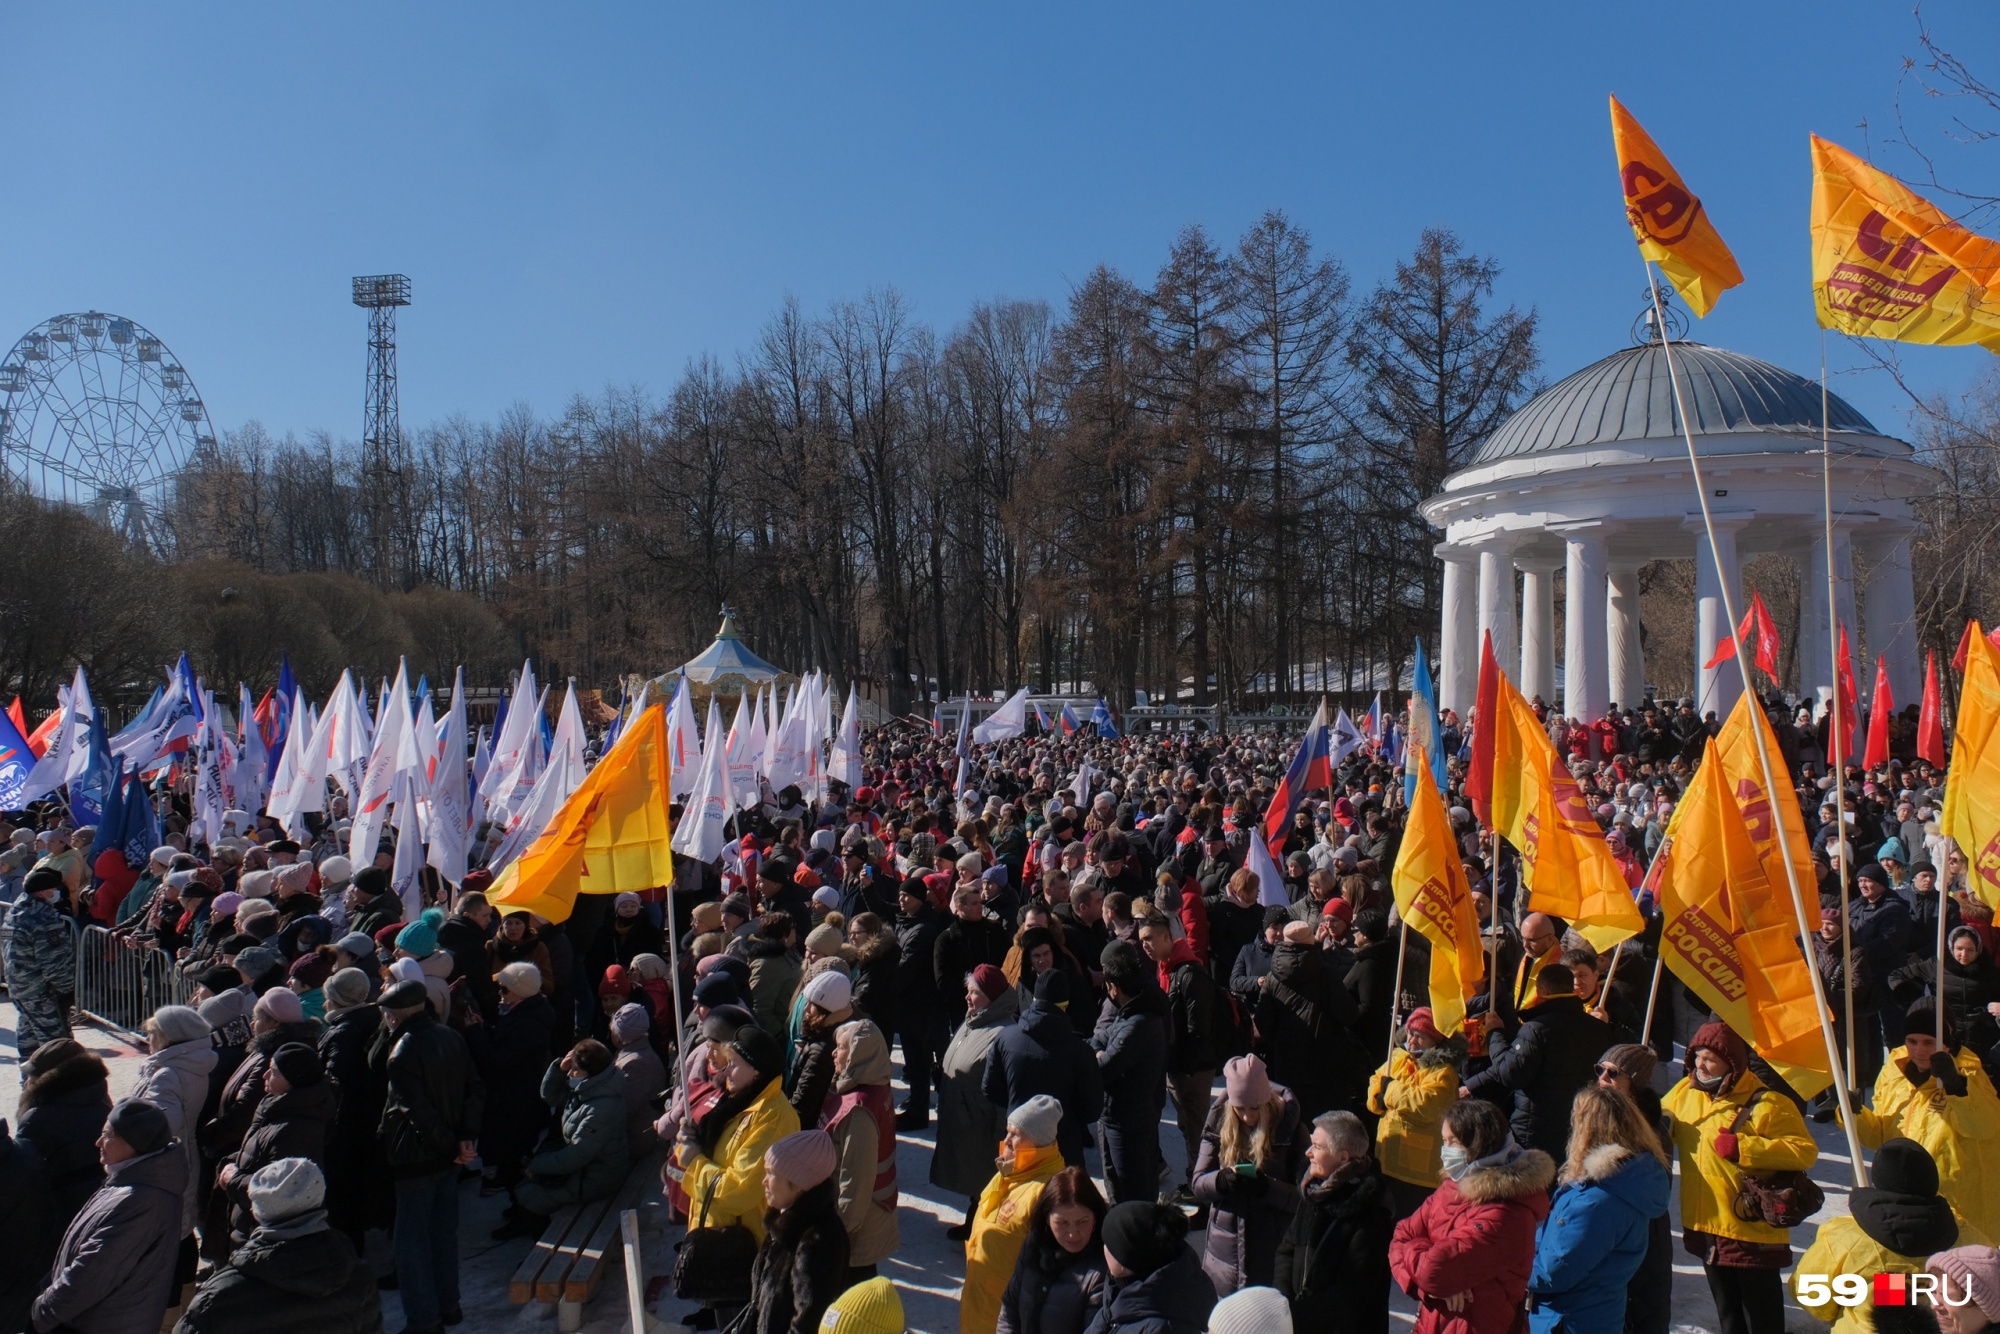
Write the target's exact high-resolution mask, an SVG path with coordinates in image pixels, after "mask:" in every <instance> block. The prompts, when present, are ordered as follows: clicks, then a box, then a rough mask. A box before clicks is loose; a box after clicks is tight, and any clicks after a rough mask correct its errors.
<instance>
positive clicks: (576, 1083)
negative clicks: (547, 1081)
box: [569, 1075, 588, 1089]
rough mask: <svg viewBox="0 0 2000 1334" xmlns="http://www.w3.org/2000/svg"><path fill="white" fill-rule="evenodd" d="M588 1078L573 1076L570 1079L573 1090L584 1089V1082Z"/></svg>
mask: <svg viewBox="0 0 2000 1334" xmlns="http://www.w3.org/2000/svg"><path fill="white" fill-rule="evenodd" d="M586 1078H588V1076H586V1075H571V1076H570V1077H569V1086H570V1087H571V1088H573V1089H580V1088H582V1087H583V1081H584V1080H585V1079H586Z"/></svg>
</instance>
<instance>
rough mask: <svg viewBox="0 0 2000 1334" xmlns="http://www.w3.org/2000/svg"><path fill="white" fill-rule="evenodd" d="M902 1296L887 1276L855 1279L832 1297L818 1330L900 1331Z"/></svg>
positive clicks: (835, 1333)
mask: <svg viewBox="0 0 2000 1334" xmlns="http://www.w3.org/2000/svg"><path fill="white" fill-rule="evenodd" d="M903 1329H904V1325H903V1299H902V1298H901V1297H898V1296H897V1295H896V1285H895V1284H893V1283H891V1282H890V1281H889V1280H888V1279H886V1278H879V1277H878V1278H871V1279H869V1280H868V1281H867V1282H865V1283H857V1284H855V1285H854V1286H853V1287H851V1288H849V1289H848V1290H847V1291H846V1292H843V1293H841V1294H840V1295H839V1296H838V1297H836V1298H834V1299H833V1304H832V1305H830V1306H828V1307H827V1308H826V1314H825V1315H823V1316H821V1317H820V1320H819V1334H903Z"/></svg>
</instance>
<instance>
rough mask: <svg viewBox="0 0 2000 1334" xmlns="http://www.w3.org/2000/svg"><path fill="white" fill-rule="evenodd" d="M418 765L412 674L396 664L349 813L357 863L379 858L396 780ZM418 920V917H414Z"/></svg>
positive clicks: (350, 843)
mask: <svg viewBox="0 0 2000 1334" xmlns="http://www.w3.org/2000/svg"><path fill="white" fill-rule="evenodd" d="M416 768H417V738H416V724H415V722H414V721H413V720H412V719H411V717H410V688H409V673H408V671H407V669H406V667H405V665H404V664H403V663H401V662H398V663H397V665H396V684H395V685H393V686H391V687H389V689H388V690H386V691H384V692H383V693H382V717H381V720H380V725H379V726H378V727H377V728H376V729H375V746H374V750H373V753H372V754H370V755H369V757H368V767H367V768H366V769H365V770H364V771H363V772H362V775H361V791H360V792H359V793H357V794H355V797H354V807H353V809H352V810H351V811H350V812H349V815H350V816H351V818H352V819H353V821H354V827H353V829H352V830H351V831H350V832H349V834H348V839H347V855H348V857H349V859H351V860H352V861H353V862H354V864H355V865H356V866H367V865H368V864H369V863H371V862H373V861H374V860H375V848H376V846H377V845H378V844H379V843H380V842H381V840H382V831H383V830H384V829H385V828H387V827H388V824H389V801H390V798H391V797H392V796H394V794H395V792H396V790H397V787H396V780H397V779H398V778H400V777H402V776H403V775H404V774H408V773H414V772H415V771H416ZM412 920H414V919H412Z"/></svg>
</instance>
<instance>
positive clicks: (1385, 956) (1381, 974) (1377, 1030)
mask: <svg viewBox="0 0 2000 1334" xmlns="http://www.w3.org/2000/svg"><path fill="white" fill-rule="evenodd" d="M1396 954H1397V945H1396V942H1395V941H1394V940H1393V939H1392V940H1377V941H1371V942H1369V943H1368V944H1366V945H1363V946H1362V947H1361V948H1360V949H1358V950H1356V951H1355V952H1354V966H1353V967H1352V968H1349V969H1348V970H1347V976H1346V978H1345V979H1344V980H1343V982H1342V985H1343V986H1345V987H1346V988H1347V994H1348V995H1350V996H1352V997H1354V1008H1355V1010H1356V1011H1357V1018H1356V1020H1355V1024H1354V1036H1355V1037H1356V1038H1357V1039H1359V1040H1360V1042H1361V1045H1362V1046H1363V1047H1364V1048H1365V1049H1367V1050H1368V1051H1383V1050H1386V1049H1387V1048H1388V1045H1389V1024H1390V1023H1391V1021H1392V1016H1393V1015H1394V1014H1395V1010H1396Z"/></svg>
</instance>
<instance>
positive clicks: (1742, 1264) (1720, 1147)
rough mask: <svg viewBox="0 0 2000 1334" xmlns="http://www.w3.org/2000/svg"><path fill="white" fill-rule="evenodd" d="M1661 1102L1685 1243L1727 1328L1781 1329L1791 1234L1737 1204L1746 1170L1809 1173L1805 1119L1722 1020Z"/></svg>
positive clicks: (1696, 1044) (1703, 1031) (1811, 1147)
mask: <svg viewBox="0 0 2000 1334" xmlns="http://www.w3.org/2000/svg"><path fill="white" fill-rule="evenodd" d="M1660 1105H1661V1107H1662V1109H1663V1110H1664V1111H1665V1112H1666V1114H1667V1116H1668V1117H1669V1118H1671V1120H1672V1122H1673V1133H1674V1147H1675V1148H1677V1149H1678V1150H1679V1151H1680V1159H1681V1240H1682V1244H1683V1245H1684V1246H1685V1247H1686V1248H1687V1250H1688V1253H1689V1254H1691V1255H1695V1256H1699V1257H1700V1259H1701V1262H1702V1270H1703V1272H1704V1273H1705V1274H1706V1275H1707V1277H1708V1290H1709V1292H1710V1294H1711V1295H1712V1296H1713V1297H1714V1298H1715V1309H1716V1312H1717V1314H1718V1315H1719V1316H1720V1317H1721V1320H1722V1325H1723V1327H1724V1328H1726V1329H1746V1330H1750V1331H1752V1332H1753V1334H1764V1331H1767V1330H1768V1331H1772V1334H1779V1331H1782V1330H1783V1329H1784V1328H1785V1285H1784V1281H1783V1280H1782V1279H1781V1278H1780V1277H1779V1274H1780V1271H1781V1270H1783V1269H1784V1268H1785V1267H1786V1266H1788V1265H1789V1264H1791V1261H1792V1244H1791V1243H1792V1234H1791V1233H1790V1231H1788V1230H1787V1229H1784V1228H1776V1227H1770V1226H1767V1225H1766V1224H1764V1223H1763V1222H1761V1221H1759V1222H1745V1221H1744V1220H1743V1219H1740V1218H1738V1217H1737V1216H1736V1211H1735V1209H1734V1208H1733V1207H1732V1206H1733V1203H1734V1201H1735V1199H1736V1193H1737V1191H1738V1190H1739V1189H1741V1187H1742V1184H1743V1174H1744V1173H1746V1172H1754V1173H1765V1172H1785V1171H1796V1172H1803V1171H1805V1170H1806V1169H1807V1168H1809V1167H1811V1166H1812V1165H1813V1163H1814V1162H1816V1161H1818V1159H1819V1146H1818V1145H1816V1144H1814V1143H1813V1138H1812V1136H1811V1135H1810V1134H1808V1133H1807V1132H1806V1123H1805V1119H1804V1118H1803V1117H1801V1116H1800V1115H1799V1109H1798V1107H1797V1106H1796V1105H1795V1104H1794V1103H1793V1102H1792V1100H1791V1099H1790V1098H1787V1097H1784V1096H1783V1095H1782V1094H1778V1093H1773V1092H1771V1091H1770V1090H1769V1089H1767V1088H1765V1087H1764V1085H1763V1082H1762V1081H1760V1080H1759V1079H1758V1078H1757V1076H1755V1075H1753V1074H1751V1073H1750V1049H1749V1048H1748V1047H1746V1046H1745V1045H1744V1043H1743V1039H1742V1038H1739V1037H1737V1036H1736V1034H1734V1033H1732V1032H1731V1031H1730V1030H1729V1026H1728V1025H1727V1024H1724V1023H1722V1022H1720V1021H1711V1022H1709V1023H1706V1024H1703V1025H1702V1026H1701V1027H1700V1028H1698V1029H1696V1030H1695V1034H1694V1037H1692V1038H1691V1039H1689V1040H1688V1045H1687V1074H1686V1076H1685V1077H1684V1078H1683V1079H1682V1080H1681V1082H1680V1083H1678V1084H1676V1085H1674V1086H1673V1087H1672V1088H1671V1089H1669V1090H1667V1095H1666V1097H1664V1098H1662V1099H1661V1100H1660ZM1746 1109H1747V1112H1746ZM1739 1118H1740V1119H1741V1123H1740V1124H1739Z"/></svg>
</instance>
